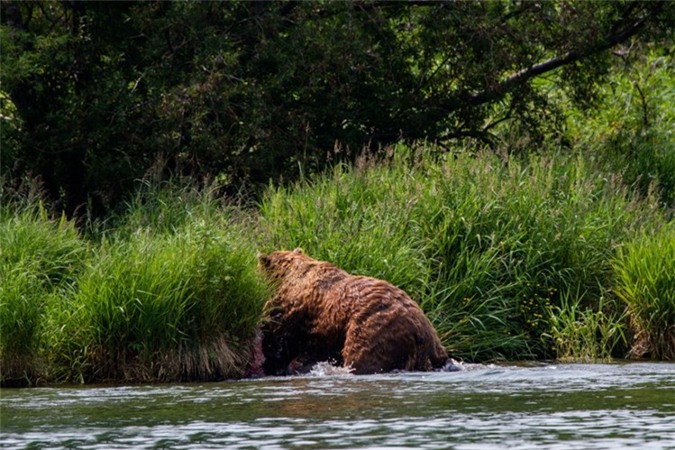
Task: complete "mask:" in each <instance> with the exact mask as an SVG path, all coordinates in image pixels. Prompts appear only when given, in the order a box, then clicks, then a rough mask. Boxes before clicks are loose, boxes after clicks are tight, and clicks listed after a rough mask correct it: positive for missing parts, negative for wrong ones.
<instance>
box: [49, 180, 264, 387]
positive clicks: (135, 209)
mask: <svg viewBox="0 0 675 450" xmlns="http://www.w3.org/2000/svg"><path fill="white" fill-rule="evenodd" d="M159 189H162V190H163V191H161V192H157V193H152V194H150V196H151V197H152V198H153V199H154V200H156V201H155V202H152V203H150V204H148V203H146V202H134V203H131V204H130V210H129V213H128V215H127V216H125V217H123V219H122V220H120V221H119V225H118V228H116V229H114V230H112V231H111V232H109V233H107V234H106V235H104V236H103V238H102V239H101V242H100V243H99V245H98V246H97V248H96V250H95V255H94V257H93V258H92V260H91V261H90V263H89V264H88V266H87V267H86V269H85V270H84V271H83V273H82V275H81V276H80V277H79V279H78V283H77V285H76V286H73V288H72V290H71V292H69V293H68V294H67V295H66V297H67V299H62V300H61V301H60V302H57V303H55V307H54V308H53V310H52V311H51V312H52V314H53V316H54V318H55V320H54V321H53V327H52V329H53V331H54V334H55V335H57V337H55V338H54V339H52V342H53V345H52V347H51V348H50V350H49V354H50V355H52V356H53V358H54V360H53V361H52V366H53V367H54V368H55V372H54V377H55V378H59V379H68V380H77V381H95V380H127V381H152V380H160V381H177V380H197V379H199V380H209V379H219V378H224V377H236V376H241V375H242V373H243V370H244V368H245V366H246V362H247V358H248V347H247V346H248V341H249V340H250V339H251V338H252V336H253V334H254V332H255V326H256V324H257V321H258V319H259V316H260V314H261V309H262V303H263V301H264V300H265V297H266V288H265V286H264V284H262V282H261V281H260V280H259V278H258V274H257V272H256V263H255V246H254V245H252V244H251V242H249V241H247V240H246V238H245V236H246V233H245V231H244V229H243V227H242V226H241V225H240V224H237V223H236V220H237V218H236V215H237V214H238V213H237V212H236V211H235V209H234V208H228V207H226V206H224V205H219V206H217V202H216V201H215V199H214V198H212V196H211V195H210V194H208V193H206V194H204V193H203V192H201V191H197V190H193V188H192V187H189V188H184V189H178V188H176V187H175V186H170V187H168V186H165V187H163V188H159ZM176 189H178V190H179V191H181V192H180V193H179V192H175V191H176ZM166 190H171V191H174V194H177V198H176V197H174V201H172V202H170V203H169V202H161V201H158V200H159V199H161V198H162V196H165V195H167V192H166ZM188 191H190V192H188ZM197 194H198V195H197ZM181 195H182V197H181ZM178 198H183V199H184V200H185V202H186V203H183V202H180V201H176V200H177V199H178ZM148 205H150V206H148ZM148 218H150V220H148ZM160 219H161V221H160ZM68 303H70V304H69V305H68ZM59 324H60V326H59ZM73 369H75V370H73Z"/></svg>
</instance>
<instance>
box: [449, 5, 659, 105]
mask: <svg viewBox="0 0 675 450" xmlns="http://www.w3.org/2000/svg"><path fill="white" fill-rule="evenodd" d="M664 4H665V1H660V2H658V3H657V4H656V6H654V7H653V8H652V9H651V10H650V11H649V13H648V14H646V15H645V16H644V17H642V18H639V19H637V20H634V21H633V22H632V23H628V24H627V25H626V26H625V28H624V27H622V26H621V25H622V24H621V23H620V22H619V23H617V24H615V25H614V26H613V27H612V30H613V31H612V33H610V34H609V35H607V37H605V39H604V40H603V41H602V42H600V43H597V44H596V45H594V46H591V47H589V48H587V49H585V50H572V51H569V52H567V53H565V54H564V55H563V56H556V57H553V58H551V59H549V60H547V61H544V62H541V63H538V64H535V65H533V66H530V67H528V68H527V69H523V70H521V71H519V72H517V73H515V74H514V75H511V76H510V77H507V78H506V79H504V81H502V82H501V83H499V84H498V85H496V86H495V87H493V88H491V89H488V90H485V91H481V92H475V93H465V94H464V95H463V96H462V99H461V100H462V101H465V102H468V103H469V104H472V105H480V104H483V103H489V102H491V101H493V100H497V99H500V98H502V97H504V96H505V95H506V93H508V92H509V91H510V90H512V89H513V88H514V87H516V86H519V85H522V84H524V83H525V82H527V81H528V80H530V79H532V78H534V77H536V76H539V75H541V74H544V73H546V72H550V71H552V70H555V69H557V68H558V67H561V66H565V65H568V64H572V63H574V62H576V61H579V60H581V59H583V58H586V57H588V56H591V55H593V54H596V53H600V52H603V51H605V50H609V49H610V48H612V47H614V46H616V45H618V44H621V43H623V42H626V41H627V40H628V39H630V38H631V37H632V36H634V35H635V34H637V33H638V31H640V29H642V28H643V27H644V26H645V24H646V23H647V22H649V21H650V20H652V19H654V18H655V17H656V16H657V15H658V14H659V13H660V12H661V10H662V9H663V6H664ZM629 11H631V10H630V9H629ZM622 28H623V29H622Z"/></svg>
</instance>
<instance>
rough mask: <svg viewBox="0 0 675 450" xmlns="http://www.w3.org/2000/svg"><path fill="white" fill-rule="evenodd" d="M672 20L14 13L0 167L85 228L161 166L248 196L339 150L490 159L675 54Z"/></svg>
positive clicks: (586, 14) (626, 4)
mask: <svg viewBox="0 0 675 450" xmlns="http://www.w3.org/2000/svg"><path fill="white" fill-rule="evenodd" d="M674 9H675V8H674V6H673V4H672V3H670V2H667V1H656V2H633V1H615V2H606V1H550V2H548V1H546V2H535V1H495V2H470V1H466V2H463V1H459V2H458V1H442V2H424V1H420V2H417V1H412V2H405V3H396V2H380V1H359V2H329V1H325V2H288V1H284V2H114V3H108V2H106V3H98V2H82V1H62V2H11V1H6V2H3V3H2V10H1V12H2V35H1V36H2V68H1V69H0V70H1V75H2V90H3V91H4V92H5V93H6V94H7V95H8V97H9V99H11V105H12V106H13V107H15V110H16V113H15V114H13V116H12V117H13V120H14V121H13V122H12V123H13V124H14V125H13V128H12V130H15V131H16V132H15V133H13V134H12V133H8V132H6V130H10V127H9V125H8V122H7V123H6V121H5V120H4V118H3V132H2V141H3V154H5V155H9V156H5V157H3V158H2V161H1V162H0V164H2V172H3V174H4V175H5V176H7V175H8V174H11V175H12V176H13V177H19V176H21V175H25V174H33V175H39V176H41V177H42V179H43V180H44V182H45V186H46V188H47V190H48V191H49V192H50V193H51V194H52V196H54V197H55V198H57V199H59V200H60V201H61V207H62V208H63V209H65V210H66V211H68V212H69V213H73V212H74V211H75V210H76V209H77V208H78V207H80V206H81V205H83V204H85V203H87V202H89V204H90V208H93V209H94V210H97V211H99V212H104V211H106V210H108V209H109V208H110V207H113V206H114V205H115V204H116V203H117V202H119V200H120V199H121V198H123V197H124V195H125V193H127V192H128V191H129V190H130V189H131V188H132V186H133V181H134V180H135V179H137V178H139V177H142V176H143V174H144V173H145V172H146V171H147V170H148V169H149V168H150V167H151V166H153V164H155V163H156V161H157V160H158V159H160V160H162V161H165V162H166V167H167V170H170V171H172V172H174V173H176V172H181V173H188V174H197V175H211V176H216V177H219V178H221V179H222V180H224V181H225V182H226V183H227V184H228V186H229V187H230V188H231V189H232V190H239V189H242V187H243V188H245V189H251V188H252V187H255V186H257V185H260V184H261V183H262V184H265V183H267V182H268V180H269V179H274V180H280V179H285V180H292V179H294V178H295V177H297V176H298V174H299V172H300V170H301V169H300V168H302V170H303V171H305V172H307V171H316V170H321V169H322V168H323V167H325V166H326V165H327V164H330V163H331V161H335V160H337V159H349V158H351V157H353V154H354V152H351V153H350V152H348V151H340V152H334V151H333V148H334V147H335V144H336V143H338V144H339V147H340V148H342V149H352V150H358V149H360V148H362V147H363V146H364V145H369V146H370V148H371V149H373V151H377V150H378V149H379V148H382V147H383V146H386V145H387V144H390V143H392V142H396V141H398V140H401V139H405V140H415V139H427V140H431V141H436V142H440V143H443V142H445V141H447V140H450V139H462V138H467V137H468V138H472V139H479V140H482V141H485V142H491V141H492V140H493V136H492V131H493V130H494V129H495V127H496V126H497V125H498V124H500V123H503V122H505V121H509V122H510V123H512V124H513V125H514V126H518V127H520V128H521V129H523V130H526V131H527V132H528V133H531V134H532V135H533V136H536V135H537V133H540V134H541V132H542V130H544V129H545V128H546V127H550V125H551V123H554V119H555V117H556V114H559V112H560V111H559V110H556V107H555V105H554V104H552V103H551V101H550V99H549V98H548V96H546V95H545V93H544V92H543V91H542V90H541V89H539V88H538V86H537V80H538V79H541V78H542V77H543V76H546V78H547V81H546V82H547V83H553V84H557V85H559V86H560V87H561V88H563V89H566V90H568V91H569V92H570V94H571V96H572V97H573V98H574V99H576V100H577V101H578V102H580V103H584V102H588V101H589V99H592V98H593V95H592V94H593V90H594V87H595V86H596V85H597V82H598V80H600V79H601V78H602V77H603V76H604V74H606V72H607V70H608V68H609V67H610V65H611V58H612V56H611V51H610V50H612V49H616V48H618V47H619V46H626V48H628V46H629V44H630V43H631V42H647V41H653V40H658V39H669V37H668V36H669V32H671V31H672V25H673V17H674V15H675V14H674V12H673V10H674ZM7 104H9V102H7ZM5 115H6V114H3V117H4V116H5ZM16 124H19V125H16ZM10 134H11V135H12V136H11V139H10ZM10 147H11V148H10Z"/></svg>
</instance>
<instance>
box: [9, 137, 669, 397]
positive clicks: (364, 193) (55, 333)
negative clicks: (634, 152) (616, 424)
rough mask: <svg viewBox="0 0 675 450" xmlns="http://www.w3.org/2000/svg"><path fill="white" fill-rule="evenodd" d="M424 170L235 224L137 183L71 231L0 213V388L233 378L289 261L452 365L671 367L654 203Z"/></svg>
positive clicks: (412, 168)
mask: <svg viewBox="0 0 675 450" xmlns="http://www.w3.org/2000/svg"><path fill="white" fill-rule="evenodd" d="M416 150H417V151H416ZM428 154H429V152H428V149H427V148H419V149H414V148H413V149H411V148H410V147H406V146H403V145H401V146H397V147H395V148H392V149H391V152H390V156H389V158H387V159H386V160H384V161H374V160H372V159H369V158H368V157H364V158H362V159H361V160H360V162H359V163H358V164H357V166H356V167H354V168H347V167H344V166H341V165H339V166H336V167H335V168H334V169H333V170H332V171H331V172H330V173H327V174H326V175H324V176H320V177H316V178H314V179H312V180H308V181H302V182H299V183H296V184H295V185H293V186H290V187H286V188H282V187H270V188H269V189H268V192H267V194H266V196H265V197H264V198H263V200H262V201H261V203H260V205H259V207H258V208H249V209H246V208H243V207H239V206H233V205H228V204H226V203H223V202H222V201H219V200H218V195H217V192H218V191H217V189H214V188H213V186H206V187H203V188H201V189H198V188H195V187H194V186H192V185H190V184H186V183H183V184H181V183H180V182H177V181H175V182H172V183H154V184H153V183H149V184H144V185H142V188H141V189H139V193H138V194H137V196H136V197H135V198H134V199H133V200H132V201H131V202H129V204H128V206H127V208H126V211H125V212H123V213H121V214H120V215H119V216H117V217H115V218H111V219H110V221H109V223H107V224H101V223H98V224H96V225H95V226H94V225H90V226H88V227H84V228H85V231H78V230H77V229H76V227H75V225H74V224H73V222H72V221H69V220H66V219H64V218H50V217H49V216H48V214H47V212H46V209H45V208H44V207H43V206H42V204H41V203H40V201H39V198H38V197H31V198H28V199H26V198H23V199H22V200H11V199H9V198H6V199H4V200H3V204H2V207H1V208H0V217H1V218H2V221H1V222H0V249H1V252H2V253H1V259H0V265H1V267H0V276H1V277H2V283H1V284H0V301H1V302H2V303H1V306H2V307H1V309H0V319H1V323H0V325H1V326H2V328H1V331H2V340H1V341H0V344H1V345H0V349H1V351H2V377H3V383H4V384H11V383H21V382H24V383H27V382H30V383H39V382H59V381H71V382H73V381H75V382H93V381H105V380H125V381H134V380H135V381H149V380H195V379H201V380H204V379H206V380H208V379H218V378H223V377H239V376H243V375H244V373H245V369H246V364H247V359H248V355H249V353H248V350H249V345H250V340H251V338H252V336H253V335H254V333H255V327H256V323H257V321H258V319H259V317H260V314H261V310H262V305H263V302H264V300H265V298H266V296H267V295H268V290H267V288H266V287H265V285H264V284H263V282H262V280H261V279H260V278H259V275H258V273H257V271H256V260H255V255H256V252H257V251H260V250H262V251H270V250H273V249H278V248H286V249H291V248H295V247H298V246H299V247H303V248H304V250H305V251H306V252H307V253H308V254H310V255H312V256H314V257H316V258H319V259H325V260H329V261H332V262H334V263H335V264H337V265H338V266H340V267H343V268H344V269H346V270H348V271H350V272H353V273H356V274H366V275H370V276H375V277H380V278H384V279H387V280H389V281H391V282H392V283H394V284H396V285H399V286H401V287H402V288H404V289H405V290H406V291H407V292H408V293H409V294H410V295H411V296H412V297H413V298H414V299H416V300H417V301H418V302H419V303H420V304H421V306H422V307H423V309H424V310H425V311H426V312H427V314H428V315H429V317H430V318H431V320H432V322H433V324H434V325H435V327H436V329H437V330H438V332H439V334H440V336H441V338H442V340H443V342H444V344H445V345H446V346H447V348H448V349H449V350H450V351H451V353H452V354H453V355H454V356H456V357H459V358H464V359H467V360H474V361H485V360H494V359H531V358H561V359H570V360H599V359H607V358H610V357H625V356H627V355H629V354H630V355H632V356H635V357H645V356H647V357H652V358H662V359H672V358H673V356H674V355H673V348H674V346H673V329H674V327H673V323H674V322H673V317H674V314H675V305H674V303H675V279H674V278H673V273H675V257H673V252H674V251H675V247H673V245H672V243H673V242H675V239H674V238H673V237H674V236H673V226H672V222H669V221H668V219H667V217H666V214H665V213H664V209H663V208H662V207H660V206H659V205H660V204H661V203H660V201H659V199H658V197H657V196H655V195H651V196H643V195H640V194H637V193H634V192H632V191H631V190H630V189H629V188H627V187H626V185H625V184H623V183H622V180H621V177H620V176H618V175H611V174H608V173H606V172H603V170H601V169H600V168H598V167H597V166H595V165H593V164H592V163H590V162H589V160H588V158H585V157H583V156H572V155H558V156H530V157H528V158H516V157H506V156H502V157H498V156H496V155H494V154H492V153H479V154H469V153H466V152H465V153H457V154H445V155H443V156H441V157H437V158H432V157H429V156H423V155H428ZM22 380H23V381H22Z"/></svg>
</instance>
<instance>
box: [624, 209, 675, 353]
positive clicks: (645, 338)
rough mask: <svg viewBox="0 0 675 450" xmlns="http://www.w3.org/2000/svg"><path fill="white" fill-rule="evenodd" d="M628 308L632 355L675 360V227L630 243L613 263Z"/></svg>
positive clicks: (662, 229) (667, 227)
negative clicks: (631, 333) (631, 335)
mask: <svg viewBox="0 0 675 450" xmlns="http://www.w3.org/2000/svg"><path fill="white" fill-rule="evenodd" d="M613 264H614V270H615V273H616V286H615V292H616V294H617V295H618V296H619V298H621V299H622V300H623V301H624V302H625V304H626V306H627V309H628V314H629V316H630V325H631V329H632V332H633V339H632V347H631V352H630V353H631V356H632V357H635V358H641V357H645V356H649V357H651V358H655V359H668V360H673V359H675V224H674V223H673V222H671V223H670V224H669V225H668V226H665V227H663V228H661V229H660V230H658V231H656V232H654V233H651V234H645V235H643V236H641V237H638V238H636V239H634V240H631V241H629V242H628V243H627V244H626V245H625V246H624V247H622V248H620V249H619V252H618V254H617V256H616V258H615V259H614V261H613Z"/></svg>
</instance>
